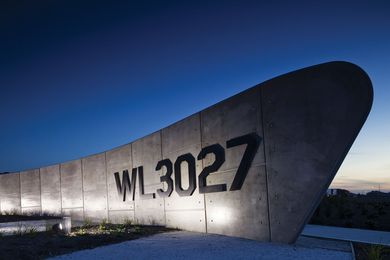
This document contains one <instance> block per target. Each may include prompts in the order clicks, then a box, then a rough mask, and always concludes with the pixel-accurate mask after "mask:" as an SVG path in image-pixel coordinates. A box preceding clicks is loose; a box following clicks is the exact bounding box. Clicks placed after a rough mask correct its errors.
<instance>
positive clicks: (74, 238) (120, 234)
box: [0, 221, 173, 259]
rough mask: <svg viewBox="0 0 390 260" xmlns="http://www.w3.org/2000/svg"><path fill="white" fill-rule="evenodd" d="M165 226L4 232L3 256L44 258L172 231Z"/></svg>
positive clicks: (104, 224) (0, 242)
mask: <svg viewBox="0 0 390 260" xmlns="http://www.w3.org/2000/svg"><path fill="white" fill-rule="evenodd" d="M172 230H173V229H168V228H165V227H162V226H141V225H129V224H128V223H127V224H126V223H125V224H111V223H107V222H106V221H105V222H102V223H100V224H99V225H92V224H91V225H83V226H81V227H76V228H72V232H71V233H70V234H67V235H66V234H64V233H59V232H55V231H48V232H25V233H23V234H17V235H12V236H0V251H1V252H2V253H1V255H0V259H42V258H46V257H51V256H56V255H62V254H67V253H71V252H73V251H77V250H83V249H91V248H95V247H99V246H103V245H108V244H113V243H119V242H123V241H127V240H132V239H137V238H141V237H146V236H150V235H154V234H158V233H162V232H169V231H172Z"/></svg>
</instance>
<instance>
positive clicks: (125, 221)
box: [123, 218, 133, 227]
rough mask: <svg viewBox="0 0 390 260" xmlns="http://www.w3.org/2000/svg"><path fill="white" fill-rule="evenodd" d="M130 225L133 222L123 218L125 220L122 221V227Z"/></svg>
mask: <svg viewBox="0 0 390 260" xmlns="http://www.w3.org/2000/svg"><path fill="white" fill-rule="evenodd" d="M132 224H133V221H131V219H129V218H125V219H124V220H123V225H124V226H125V227H130V226H131V225H132Z"/></svg>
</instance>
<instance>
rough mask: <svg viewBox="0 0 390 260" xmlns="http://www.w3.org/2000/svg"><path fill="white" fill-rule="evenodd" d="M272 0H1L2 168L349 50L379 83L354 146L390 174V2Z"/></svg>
mask: <svg viewBox="0 0 390 260" xmlns="http://www.w3.org/2000/svg"><path fill="white" fill-rule="evenodd" d="M8 2H13V1H8ZM80 2H82V3H80ZM272 2H273V3H269V2H268V1H267V2H261V1H177V2H174V1H159V2H157V1H137V2H130V1H123V2H120V1H117V2H116V1H106V2H102V1H90V2H88V1H29V3H27V4H16V3H11V4H6V3H3V2H1V3H0V90H1V92H0V93H1V94H0V97H1V102H0V119H1V120H0V124H1V127H0V172H1V171H17V170H21V169H27V168H34V167H39V166H43V165H48V164H53V163H57V162H62V161H66V160H70V159H75V158H78V157H81V156H86V155H89V154H93V153H97V152H101V151H104V150H107V149H111V148H113V147H115V146H118V145H121V144H124V143H128V142H130V141H132V140H135V139H137V138H139V137H142V136H144V135H147V134H148V133H151V132H153V131H155V130H158V129H160V128H162V127H164V126H167V125H168V124H171V123H173V122H175V121H177V120H178V119H181V118H183V117H185V116H188V115H190V114H192V113H194V112H197V111H199V110H201V109H203V108H205V107H207V106H209V105H212V104H213V103H215V102H217V101H220V100H222V99H224V98H227V97H229V96H231V95H232V94H235V93H238V92H240V91H242V90H245V89H246V88H248V87H251V86H253V85H255V84H258V83H260V82H262V81H265V80H267V79H270V78H272V77H274V76H277V75H279V74H282V73H286V72H289V71H291V70H296V69H299V68H302V67H306V66H310V65H314V64H317V63H322V62H326V61H331V60H346V61H350V62H353V63H356V64H358V65H359V66H361V67H362V68H363V69H365V70H366V71H367V72H368V74H369V75H370V77H371V79H372V81H373V84H374V91H375V101H374V106H373V110H372V113H371V115H370V118H369V120H368V122H367V124H366V126H365V127H364V129H363V131H362V133H361V135H360V136H359V138H358V140H357V143H356V144H355V145H354V147H353V149H352V152H354V153H356V154H366V156H367V157H365V158H366V159H364V160H365V161H370V160H371V161H372V160H379V159H378V158H381V159H380V162H382V164H383V167H385V171H387V173H388V172H389V169H390V164H389V163H387V161H390V160H386V158H389V155H390V152H389V151H390V134H389V133H390V120H389V115H390V104H389V100H390V91H389V83H390V80H389V77H390V4H389V3H390V2H388V1H323V2H317V1H308V2H303V1H297V2H296V1H285V2H283V1H272ZM293 2H294V3H293ZM357 160H358V161H361V160H362V159H361V157H359V159H357ZM352 161H353V160H352ZM351 164H352V163H351ZM386 167H387V168H386ZM389 183H390V182H389Z"/></svg>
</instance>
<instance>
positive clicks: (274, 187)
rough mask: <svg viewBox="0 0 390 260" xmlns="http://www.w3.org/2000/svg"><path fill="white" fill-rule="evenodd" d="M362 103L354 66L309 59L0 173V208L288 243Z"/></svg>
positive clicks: (366, 106)
mask: <svg viewBox="0 0 390 260" xmlns="http://www.w3.org/2000/svg"><path fill="white" fill-rule="evenodd" d="M371 103H372V87H371V83H370V80H369V78H368V77H367V75H366V74H365V73H364V72H363V71H362V70H361V69H360V68H358V67H357V66H355V65H353V64H350V63H345V62H331V63H325V64H321V65H317V66H313V67H309V68H306V69H303V70H299V71H295V72H292V73H289V74H286V75H283V76H280V77H277V78H275V79H272V80H269V81H267V82H264V83H262V84H260V85H257V86H255V87H253V88H250V89H248V90H246V91H244V92H242V93H240V94H238V95H235V96H233V97H231V98H229V99H226V100H224V101H222V102H220V103H218V104H216V105H214V106H212V107H209V108H207V109H205V110H203V111H201V112H199V113H196V114H194V115H192V116H189V117H187V118H185V119H183V120H181V121H179V122H177V123H175V124H173V125H171V126H168V127H166V128H164V129H162V130H160V131H157V132H155V133H153V134H150V135H148V136H145V137H143V138H141V139H139V140H136V141H134V142H132V143H130V144H126V145H124V146H121V147H118V148H115V149H112V150H110V151H107V152H103V153H100V154H95V155H92V156H88V157H85V158H81V159H78V160H74V161H70V162H65V163H61V164H58V165H52V166H48V167H43V168H40V169H35V170H29V171H23V172H19V173H11V174H3V175H0V209H1V211H2V212H4V211H10V210H17V211H22V212H34V211H35V212H53V213H62V214H65V215H71V216H72V217H73V219H77V220H83V219H90V220H92V221H101V220H103V219H108V220H109V221H111V222H121V221H124V219H130V220H132V221H134V222H137V223H141V224H160V225H166V226H168V227H177V228H181V229H185V230H190V231H198V232H210V233H217V234H224V235H230V236H238V237H245V238H250V239H257V240H262V241H274V242H293V241H295V239H296V237H297V236H298V234H299V233H300V231H301V229H302V228H303V225H304V224H305V223H306V222H307V220H308V219H309V217H310V216H311V214H312V212H313V211H314V209H315V208H316V206H317V204H318V203H319V201H320V199H321V197H322V196H323V194H324V192H325V191H326V189H327V187H328V186H329V184H330V182H331V181H332V179H333V177H334V175H335V174H336V172H337V169H338V168H339V166H340V165H341V162H342V161H343V159H344V157H345V155H346V153H347V151H348V150H349V148H350V146H351V145H352V142H353V141H354V139H355V138H356V136H357V134H358V132H359V130H360V129H361V127H362V125H363V123H364V121H365V119H366V117H367V115H368V113H369V111H370V108H371ZM201 151H202V152H201ZM159 162H160V163H159ZM158 164H160V165H159V166H160V167H158ZM124 171H125V173H124ZM114 173H117V177H119V178H118V179H117V180H116V179H115V174H114ZM126 173H128V174H127V176H128V179H129V183H127V181H126ZM134 178H136V179H134ZM142 180H143V181H142ZM125 184H128V186H126V185H125ZM133 184H135V186H132V185H133ZM134 188H135V192H134ZM124 189H126V191H124ZM160 189H161V190H160ZM120 191H122V193H121V192H120ZM133 192H134V193H133ZM123 193H125V201H123V197H124V196H123V195H124V194H123ZM133 196H134V200H133Z"/></svg>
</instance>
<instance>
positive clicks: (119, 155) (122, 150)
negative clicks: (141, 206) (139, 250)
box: [106, 144, 134, 221]
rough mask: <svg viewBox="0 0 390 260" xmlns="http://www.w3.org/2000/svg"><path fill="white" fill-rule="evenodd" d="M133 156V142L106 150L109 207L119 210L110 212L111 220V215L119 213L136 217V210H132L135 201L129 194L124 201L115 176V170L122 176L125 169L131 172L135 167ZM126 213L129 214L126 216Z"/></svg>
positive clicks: (124, 216)
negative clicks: (119, 192)
mask: <svg viewBox="0 0 390 260" xmlns="http://www.w3.org/2000/svg"><path fill="white" fill-rule="evenodd" d="M131 158H132V156H131V144H127V145H124V146H121V147H118V148H115V149H113V150H110V151H107V152H106V164H107V189H108V190H107V192H108V209H109V211H111V210H112V211H119V212H116V213H114V212H113V213H112V214H111V213H109V218H110V221H111V216H117V215H118V214H124V215H123V218H126V217H128V218H134V212H130V211H134V201H132V200H131V199H129V198H130V197H129V196H127V200H126V201H123V197H122V196H121V195H119V194H118V191H117V188H116V183H115V178H114V173H115V172H119V173H120V176H122V172H123V171H124V170H128V171H129V172H131V169H132V168H133V163H132V159H131ZM126 214H129V216H126ZM121 218H122V217H121ZM112 221H113V220H112Z"/></svg>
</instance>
